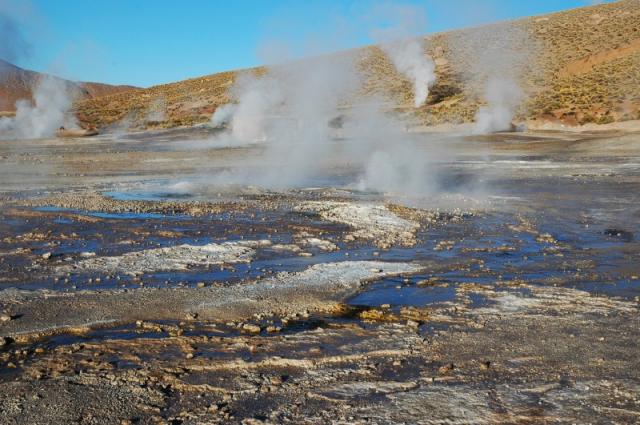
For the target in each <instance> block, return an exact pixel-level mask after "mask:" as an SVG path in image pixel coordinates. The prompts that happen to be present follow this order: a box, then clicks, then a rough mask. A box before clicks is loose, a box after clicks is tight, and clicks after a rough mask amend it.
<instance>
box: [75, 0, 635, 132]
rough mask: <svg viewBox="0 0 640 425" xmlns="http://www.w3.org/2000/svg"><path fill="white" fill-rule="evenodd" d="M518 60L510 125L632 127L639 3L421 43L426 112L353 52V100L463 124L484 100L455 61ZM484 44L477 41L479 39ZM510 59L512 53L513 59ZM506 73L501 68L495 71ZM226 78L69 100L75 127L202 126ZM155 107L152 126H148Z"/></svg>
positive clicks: (378, 63)
mask: <svg viewBox="0 0 640 425" xmlns="http://www.w3.org/2000/svg"><path fill="white" fill-rule="evenodd" d="M513 31H515V34H517V36H518V37H522V38H523V39H526V43H525V44H524V45H521V44H520V41H519V40H517V43H516V44H515V47H517V48H518V49H519V53H524V54H525V55H526V60H525V61H524V65H523V64H522V63H520V62H517V63H511V64H509V66H519V67H521V69H519V70H518V72H517V77H518V79H519V82H520V85H521V87H522V89H523V90H524V91H525V93H526V97H525V100H524V101H523V102H522V105H521V107H520V110H519V112H518V117H517V118H518V119H521V120H524V119H533V120H551V121H559V122H564V123H567V124H584V123H589V122H596V123H607V122H612V121H622V120H629V119H638V118H640V117H639V114H640V0H623V1H619V2H616V3H610V4H603V5H598V6H592V7H585V8H580V9H575V10H570V11H566V12H560V13H555V14H550V15H546V16H538V17H530V18H525V19H521V20H518V21H513V22H504V23H498V24H493V25H491V26H487V27H479V28H472V29H466V30H460V31H452V32H448V33H441V34H435V35H432V36H429V37H426V38H425V47H426V50H427V52H428V54H429V55H430V56H431V57H432V58H433V59H434V60H435V62H436V72H437V75H438V80H437V82H436V84H435V86H434V87H432V89H431V92H430V95H429V98H428V101H427V104H426V105H425V106H424V107H422V108H420V109H417V110H416V109H414V108H412V103H413V102H412V87H411V84H410V82H409V81H407V80H406V79H405V78H404V77H403V76H402V75H401V74H399V73H398V72H397V71H396V70H395V69H394V67H393V66H392V64H391V63H390V61H389V60H388V58H387V57H386V56H385V55H384V53H383V52H382V51H381V50H380V49H378V48H376V47H367V48H363V49H360V50H357V51H355V52H356V54H358V55H359V57H360V67H361V69H362V70H363V71H364V74H365V75H366V78H365V81H364V83H363V87H362V92H364V93H367V94H379V95H382V96H383V97H385V98H387V99H389V100H390V101H391V102H392V103H391V105H393V106H394V107H395V108H398V109H400V110H403V111H407V112H409V113H410V114H412V115H414V116H415V117H416V118H417V119H418V120H419V121H420V122H421V123H423V124H438V123H443V122H453V123H458V122H469V121H472V120H473V118H474V115H475V113H476V111H477V110H478V108H479V107H480V106H481V105H482V104H483V102H484V99H483V95H482V90H480V83H481V80H482V75H481V73H480V74H478V75H476V77H473V75H474V72H473V71H474V70H473V69H470V68H471V67H473V65H472V64H471V63H470V62H469V60H468V59H465V58H473V57H478V55H480V56H481V55H482V54H483V52H482V51H481V50H480V51H479V49H478V47H479V45H480V46H481V43H483V42H486V43H491V42H492V38H496V39H497V38H499V37H502V38H503V39H504V38H505V37H506V38H507V39H508V38H510V37H513V34H514V32H513ZM483 37H484V39H483ZM515 53H516V51H514V54H515ZM503 71H504V72H510V70H509V69H505V70H503ZM235 76H236V72H223V73H219V74H213V75H209V76H205V77H200V78H193V79H189V80H185V81H180V82H176V83H172V84H165V85H160V86H155V87H151V88H148V89H141V90H136V91H126V92H121V93H116V94H111V95H107V96H100V97H96V98H90V99H85V100H83V101H80V102H77V104H76V113H77V115H78V118H79V119H80V120H81V122H83V123H85V124H88V125H95V126H98V127H107V126H111V125H117V123H119V122H120V123H125V124H126V126H127V127H132V128H136V127H137V128H141V127H175V126H181V125H192V124H196V123H202V122H206V121H208V120H209V118H210V116H211V114H212V112H213V111H214V110H215V109H216V108H217V107H219V106H220V105H223V104H225V103H228V102H229V101H230V100H231V99H230V94H229V90H228V89H229V88H230V87H231V86H232V85H233V82H234V79H235ZM158 99H160V101H161V102H162V103H163V105H166V111H165V114H164V117H163V118H164V119H163V120H162V121H157V120H151V119H149V111H150V110H151V109H153V108H152V105H153V104H154V103H155V102H158Z"/></svg>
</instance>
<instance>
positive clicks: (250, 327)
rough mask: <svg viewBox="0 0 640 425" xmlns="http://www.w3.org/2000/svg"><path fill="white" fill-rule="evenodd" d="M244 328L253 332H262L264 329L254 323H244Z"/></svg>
mask: <svg viewBox="0 0 640 425" xmlns="http://www.w3.org/2000/svg"><path fill="white" fill-rule="evenodd" d="M242 329H243V330H245V331H247V332H251V333H260V331H261V330H262V329H261V328H260V326H258V325H254V324H253V323H245V324H244V325H242Z"/></svg>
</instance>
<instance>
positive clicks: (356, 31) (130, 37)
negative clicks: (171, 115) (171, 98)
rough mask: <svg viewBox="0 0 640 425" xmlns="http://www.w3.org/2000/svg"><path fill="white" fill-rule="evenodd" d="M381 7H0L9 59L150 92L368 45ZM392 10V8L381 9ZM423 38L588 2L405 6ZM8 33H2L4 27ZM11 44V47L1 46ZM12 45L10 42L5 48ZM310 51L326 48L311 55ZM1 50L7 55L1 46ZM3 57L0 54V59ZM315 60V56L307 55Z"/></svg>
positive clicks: (496, 0) (30, 2)
mask: <svg viewBox="0 0 640 425" xmlns="http://www.w3.org/2000/svg"><path fill="white" fill-rule="evenodd" d="M380 3H381V2H380V1H375V2H374V1H366V0H297V1H294V0H278V1H276V0H272V1H267V0H226V1H225V0H182V1H179V0H0V25H2V22H3V20H2V17H3V16H2V15H5V18H6V17H7V16H9V21H7V19H4V22H5V24H6V22H11V21H13V22H15V23H16V26H17V30H16V29H15V28H14V30H16V31H18V32H19V33H20V34H22V36H20V38H21V39H22V41H20V40H13V39H11V38H12V35H11V32H10V31H7V30H6V28H5V30H2V29H1V28H0V36H1V37H3V38H5V39H4V40H2V43H5V46H9V47H8V49H9V50H10V52H9V53H6V52H5V53H6V55H11V56H12V57H10V58H8V59H9V60H13V62H14V63H16V64H17V65H19V66H22V67H25V68H28V69H34V70H37V71H45V72H51V73H54V74H57V75H60V76H62V77H65V78H70V79H74V80H84V81H99V82H106V83H115V84H133V85H138V86H150V85H154V84H160V83H165V82H172V81H176V80H181V79H184V78H188V77H195V76H200V75H205V74H211V73H214V72H219V71H224V70H229V69H237V68H245V67H251V66H255V65H259V64H260V63H261V62H262V59H261V55H260V54H259V51H260V49H261V47H262V46H264V45H265V44H269V43H272V42H278V43H279V44H280V45H287V46H288V48H289V49H290V50H293V52H294V54H298V55H299V54H304V53H309V52H310V50H309V49H311V50H317V51H322V50H325V51H326V50H339V49H344V48H350V47H356V46H360V45H366V44H370V43H371V42H372V41H371V39H370V34H371V30H372V28H375V26H376V22H375V20H376V19H380V17H379V16H378V17H376V16H374V15H375V14H371V13H370V11H371V10H373V9H375V7H376V6H378V5H380ZM387 3H390V2H387ZM402 3H403V4H409V5H412V6H415V7H417V8H419V9H420V10H423V11H424V13H425V14H426V16H427V22H426V24H425V26H424V30H423V31H422V33H425V34H426V33H431V32H439V31H446V30H449V29H454V28H460V27H464V26H469V25H477V24H482V23H487V22H491V21H497V20H505V19H511V18H517V17H521V16H529V15H538V14H544V13H549V12H554V11H559V10H564V9H569V8H574V7H580V6H585V5H588V4H592V3H594V1H589V0H532V1H524V0H448V1H446V0H445V1H443V0H405V1H403V2H402ZM5 26H6V25H5ZM6 43H9V44H6ZM11 43H13V44H11ZM309 46H316V47H317V46H322V47H320V48H317V49H316V48H315V47H314V48H310V47H309ZM5 50H7V48H5ZM2 53H3V51H2V50H0V54H2ZM311 53H313V52H311Z"/></svg>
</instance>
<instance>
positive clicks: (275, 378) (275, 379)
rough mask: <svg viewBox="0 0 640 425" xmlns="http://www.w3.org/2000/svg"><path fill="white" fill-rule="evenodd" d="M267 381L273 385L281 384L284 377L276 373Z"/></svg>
mask: <svg viewBox="0 0 640 425" xmlns="http://www.w3.org/2000/svg"><path fill="white" fill-rule="evenodd" d="M269 381H270V382H271V384H273V385H281V384H282V383H283V382H284V378H283V377H282V376H280V375H276V376H272V377H271V379H269Z"/></svg>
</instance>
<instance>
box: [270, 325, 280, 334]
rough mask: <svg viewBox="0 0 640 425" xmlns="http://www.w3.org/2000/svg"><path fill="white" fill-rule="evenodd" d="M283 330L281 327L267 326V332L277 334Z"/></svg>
mask: <svg viewBox="0 0 640 425" xmlns="http://www.w3.org/2000/svg"><path fill="white" fill-rule="evenodd" d="M281 330H282V328H281V327H280V326H273V325H270V326H267V332H269V333H276V332H280V331H281Z"/></svg>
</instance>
